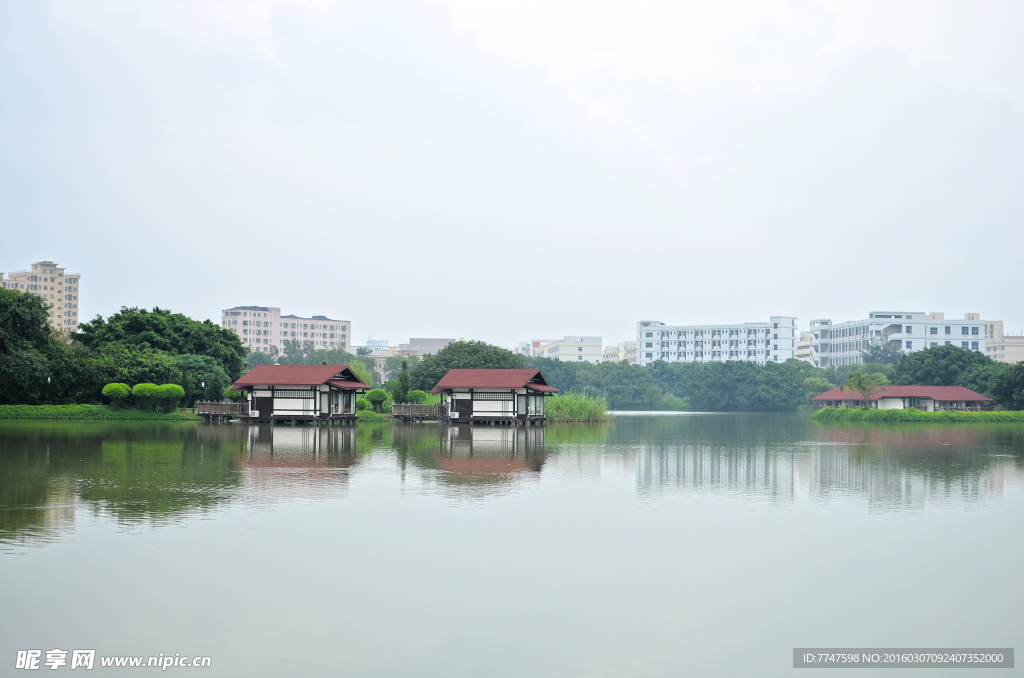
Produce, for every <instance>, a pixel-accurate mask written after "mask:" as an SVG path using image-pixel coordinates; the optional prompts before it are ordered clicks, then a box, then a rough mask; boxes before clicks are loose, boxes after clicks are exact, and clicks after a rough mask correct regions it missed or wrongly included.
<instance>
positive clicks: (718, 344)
mask: <svg viewBox="0 0 1024 678" xmlns="http://www.w3.org/2000/svg"><path fill="white" fill-rule="evenodd" d="M795 332H796V318H793V317H791V316H772V317H771V318H769V320H768V322H766V323H764V322H753V323H741V324H735V325H666V324H665V323H663V322H659V321H657V320H641V321H640V322H638V323H637V324H636V340H637V344H638V347H637V355H638V358H637V362H638V363H640V364H641V365H647V366H649V365H652V364H654V362H655V361H657V360H664V361H665V362H703V363H707V362H729V361H733V360H747V361H751V362H755V363H757V364H759V365H764V364H765V363H767V362H785V361H786V360H788V359H789V358H793V357H795V346H794V342H795V341H796V337H795V336H794V334H795Z"/></svg>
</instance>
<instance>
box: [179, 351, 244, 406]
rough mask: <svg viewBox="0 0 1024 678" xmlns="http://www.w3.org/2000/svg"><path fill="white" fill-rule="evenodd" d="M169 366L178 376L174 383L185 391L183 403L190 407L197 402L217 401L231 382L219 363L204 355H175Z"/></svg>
mask: <svg viewBox="0 0 1024 678" xmlns="http://www.w3.org/2000/svg"><path fill="white" fill-rule="evenodd" d="M171 365H172V366H173V367H174V369H175V370H176V371H177V372H178V374H179V375H180V376H179V378H178V379H177V380H175V381H176V383H177V384H179V385H180V386H181V387H182V388H183V389H184V391H185V394H184V396H183V398H184V402H185V404H186V405H187V406H188V407H191V406H192V405H193V404H194V403H195V402H196V401H197V400H200V401H213V400H219V399H220V397H221V394H222V393H224V389H225V388H227V387H228V386H230V385H231V380H230V379H228V375H227V374H226V373H225V372H224V368H223V367H221V364H220V362H219V361H217V360H214V359H213V358H211V357H209V356H205V355H187V354H186V355H176V356H172V357H171Z"/></svg>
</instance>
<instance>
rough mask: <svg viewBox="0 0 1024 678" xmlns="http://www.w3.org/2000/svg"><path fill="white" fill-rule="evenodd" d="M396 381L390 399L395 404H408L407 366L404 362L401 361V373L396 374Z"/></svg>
mask: <svg viewBox="0 0 1024 678" xmlns="http://www.w3.org/2000/svg"><path fill="white" fill-rule="evenodd" d="M396 381H397V384H396V385H395V390H394V392H393V393H392V398H393V399H394V401H395V402H396V403H407V402H409V364H408V363H407V362H405V361H404V360H403V361H402V371H401V372H400V373H399V374H398V379H397V380H396Z"/></svg>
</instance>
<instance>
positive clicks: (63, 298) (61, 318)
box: [0, 259, 82, 332]
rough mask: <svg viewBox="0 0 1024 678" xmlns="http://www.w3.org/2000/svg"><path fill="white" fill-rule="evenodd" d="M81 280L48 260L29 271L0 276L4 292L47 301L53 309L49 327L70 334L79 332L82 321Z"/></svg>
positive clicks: (0, 284) (79, 276) (38, 262)
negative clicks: (79, 299)
mask: <svg viewBox="0 0 1024 678" xmlns="http://www.w3.org/2000/svg"><path fill="white" fill-rule="evenodd" d="M81 281H82V275H81V274H80V273H68V272H66V271H65V270H64V267H63V266H58V265H57V264H56V263H54V262H52V261H50V260H49V259H45V260H43V261H37V262H36V263H34V264H32V270H30V271H16V272H14V273H10V274H8V277H4V274H3V273H0V286H2V287H3V288H4V289H8V290H18V291H19V292H24V293H25V294H35V295H37V296H40V297H42V298H43V299H45V300H46V302H47V303H48V304H49V306H50V308H49V319H50V324H51V325H53V326H54V327H59V328H61V329H64V330H67V331H68V332H77V331H78V325H79V323H80V322H81V320H80V318H81V316H80V315H79V313H78V309H79V305H78V304H79V301H78V297H79V289H80V287H81Z"/></svg>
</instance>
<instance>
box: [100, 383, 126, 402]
mask: <svg viewBox="0 0 1024 678" xmlns="http://www.w3.org/2000/svg"><path fill="white" fill-rule="evenodd" d="M131 393H132V390H131V389H130V388H128V384H107V385H106V386H104V387H103V395H104V396H105V397H106V398H108V399H109V400H110V404H111V405H113V406H114V407H115V408H117V407H120V406H121V404H122V403H124V401H125V399H126V398H127V397H128V396H129V395H131Z"/></svg>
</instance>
